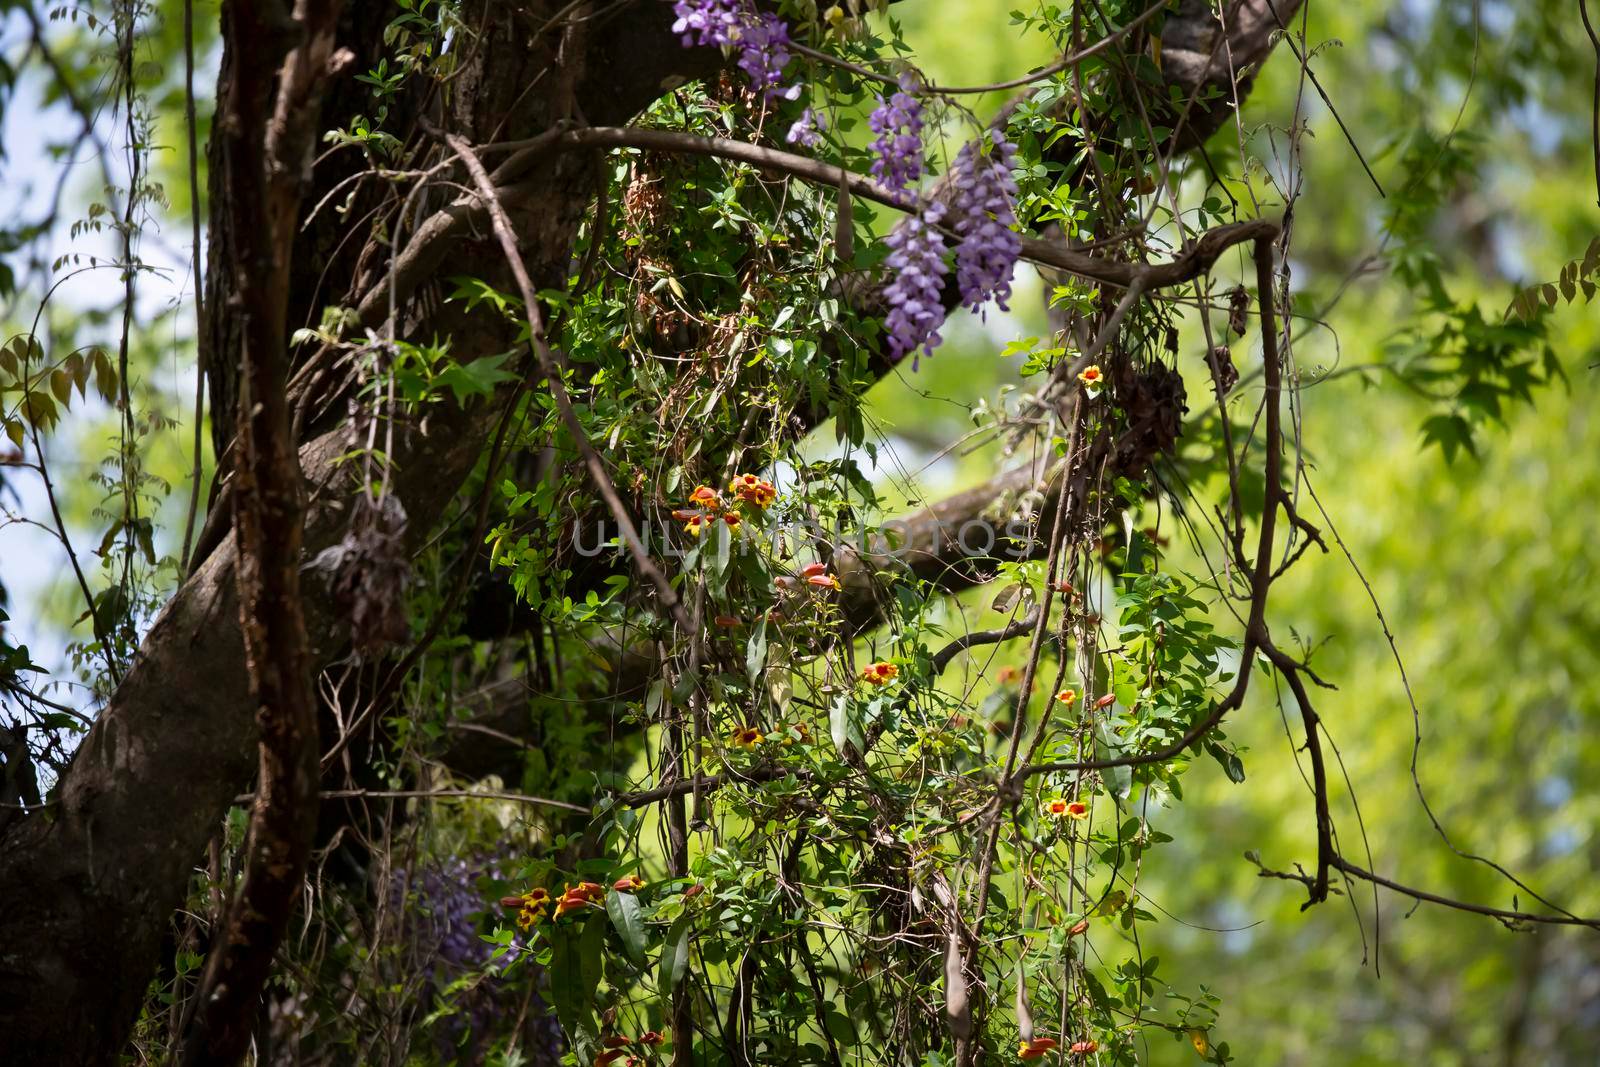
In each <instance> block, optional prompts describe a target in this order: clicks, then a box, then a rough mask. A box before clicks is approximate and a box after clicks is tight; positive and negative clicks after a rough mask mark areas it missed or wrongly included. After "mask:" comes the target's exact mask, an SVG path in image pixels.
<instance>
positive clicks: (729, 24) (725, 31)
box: [672, 0, 746, 48]
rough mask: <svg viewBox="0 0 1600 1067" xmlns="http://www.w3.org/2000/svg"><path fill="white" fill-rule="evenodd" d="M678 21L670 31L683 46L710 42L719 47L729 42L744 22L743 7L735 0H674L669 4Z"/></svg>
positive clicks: (709, 43)
mask: <svg viewBox="0 0 1600 1067" xmlns="http://www.w3.org/2000/svg"><path fill="white" fill-rule="evenodd" d="M672 13H673V14H675V15H677V16H678V21H676V22H674V23H673V24H672V32H673V33H676V34H678V36H679V37H680V38H681V39H682V41H683V46H684V47H685V48H688V47H690V46H692V45H710V46H712V47H714V48H722V47H725V46H727V45H730V44H732V43H733V42H734V41H735V40H736V39H737V38H738V36H739V29H740V27H742V26H743V25H744V22H745V18H746V16H745V7H744V5H743V4H742V3H740V2H739V0H678V2H677V3H675V4H673V5H672Z"/></svg>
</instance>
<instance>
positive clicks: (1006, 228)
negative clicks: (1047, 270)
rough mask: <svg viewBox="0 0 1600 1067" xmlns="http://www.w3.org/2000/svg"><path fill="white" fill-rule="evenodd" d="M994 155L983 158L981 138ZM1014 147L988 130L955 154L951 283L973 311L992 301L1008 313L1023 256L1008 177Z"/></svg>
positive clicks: (1013, 184) (1014, 187)
mask: <svg viewBox="0 0 1600 1067" xmlns="http://www.w3.org/2000/svg"><path fill="white" fill-rule="evenodd" d="M986 139H987V140H989V141H990V142H992V143H993V146H994V148H993V151H991V152H989V153H987V154H985V153H984V152H983V151H982V149H983V145H984V141H985V140H986ZM1016 154H1017V149H1016V146H1015V145H1013V144H1012V143H1011V142H1010V141H1008V140H1006V137H1005V134H1003V133H1001V132H1000V131H999V130H991V131H989V133H988V134H987V138H985V137H980V138H978V139H977V140H975V141H968V142H967V143H966V144H965V145H963V146H962V148H961V151H960V153H959V154H958V155H957V156H956V161H955V165H954V166H953V167H951V169H950V177H951V179H952V181H953V182H954V184H955V190H956V194H955V199H954V201H953V202H952V204H951V210H950V213H951V215H953V216H954V218H955V220H956V222H955V230H956V233H958V234H960V235H961V243H960V244H959V245H957V246H956V284H957V285H959V286H960V288H961V302H962V303H963V304H965V305H966V306H967V307H969V308H971V309H972V310H973V311H979V310H981V309H982V307H983V305H984V304H986V303H988V302H989V300H991V299H993V300H994V302H995V303H996V304H998V305H999V307H1000V310H1001V311H1007V310H1009V309H1008V308H1007V307H1006V301H1007V300H1008V299H1010V297H1011V276H1012V274H1013V272H1015V270H1016V268H1017V257H1018V256H1019V255H1021V253H1022V237H1021V235H1019V234H1018V233H1017V232H1016V230H1015V229H1014V227H1015V225H1016V222H1017V212H1016V202H1017V183H1016V181H1015V180H1013V178H1012V177H1011V167H1012V163H1013V161H1014V160H1015V158H1016Z"/></svg>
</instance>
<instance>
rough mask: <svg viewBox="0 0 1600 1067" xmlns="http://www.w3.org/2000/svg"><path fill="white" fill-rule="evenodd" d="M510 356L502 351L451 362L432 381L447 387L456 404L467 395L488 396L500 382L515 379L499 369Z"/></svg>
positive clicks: (507, 372)
mask: <svg viewBox="0 0 1600 1067" xmlns="http://www.w3.org/2000/svg"><path fill="white" fill-rule="evenodd" d="M510 358H511V353H510V352H502V353H500V354H499V355H498V356H484V357H483V358H482V359H475V360H473V361H472V362H471V363H467V364H460V363H452V364H451V365H450V366H448V367H446V368H445V369H444V370H442V371H440V372H439V374H438V376H437V377H436V378H435V379H434V381H435V382H436V383H437V384H439V385H443V386H445V387H446V388H448V389H449V390H450V392H451V393H452V394H453V395H454V396H455V400H456V403H458V404H459V403H462V402H463V401H465V400H466V398H467V397H469V396H490V395H492V394H493V393H494V389H495V386H497V385H499V384H500V383H501V382H510V381H515V380H516V377H517V376H516V375H515V374H512V373H510V372H509V371H503V370H501V369H500V366H501V364H503V363H505V361H506V360H508V359H510Z"/></svg>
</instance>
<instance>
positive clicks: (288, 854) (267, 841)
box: [182, 0, 339, 1067]
mask: <svg viewBox="0 0 1600 1067" xmlns="http://www.w3.org/2000/svg"><path fill="white" fill-rule="evenodd" d="M338 6H339V5H338V0H328V2H319V0H301V2H300V3H298V4H297V5H296V10H295V15H294V20H293V21H294V25H296V26H297V27H298V32H299V35H300V36H301V37H302V41H301V43H300V45H299V46H298V47H296V48H294V49H293V50H291V51H290V52H289V54H288V56H287V57H286V58H285V59H284V61H283V63H282V65H281V66H279V65H278V63H277V57H276V56H275V55H274V54H273V52H272V51H270V50H268V49H264V48H261V47H260V45H259V42H261V41H263V40H265V39H268V38H269V37H270V36H271V35H272V34H273V33H274V32H276V31H278V30H279V29H280V27H279V26H278V25H275V24H274V22H273V15H274V14H275V13H276V9H275V8H274V7H269V6H266V5H252V4H243V5H240V4H232V5H229V6H228V7H227V8H226V9H224V11H223V25H224V33H225V35H226V39H227V41H228V44H229V46H230V48H231V49H232V51H233V52H234V53H235V59H234V62H233V64H232V65H231V71H232V77H231V83H230V85H229V88H228V90H227V91H226V93H225V94H224V95H225V96H226V99H227V101H228V110H227V111H226V112H224V113H223V114H222V115H221V117H220V118H221V121H220V122H219V123H218V134H219V137H218V140H219V142H220V143H221V144H222V145H223V149H222V151H221V153H220V156H221V158H222V161H223V163H224V166H225V167H226V171H225V173H224V179H225V181H226V182H227V185H228V196H227V197H226V201H225V204H226V210H227V212H228V216H229V218H228V222H229V226H228V228H229V230H230V231H231V232H232V233H233V235H234V240H235V242H236V247H235V254H234V256H233V259H232V261H231V262H230V263H228V264H226V267H225V269H227V270H229V271H230V272H231V274H232V277H233V279H234V282H235V284H234V290H235V292H236V297H237V299H236V301H235V305H234V308H233V309H232V312H231V314H232V317H234V318H235V319H236V320H237V321H238V322H239V327H240V328H239V334H240V344H239V347H238V350H237V354H238V360H239V377H238V381H239V382H240V384H241V399H242V402H241V403H240V404H239V408H238V412H237V418H238V432H239V436H238V448H237V450H236V457H237V463H236V465H235V470H236V476H235V479H234V493H233V499H234V531H235V536H236V538H237V540H238V546H239V566H238V571H237V576H238V583H239V601H240V610H239V625H240V630H241V633H242V634H243V637H244V647H245V671H246V674H247V675H248V677H249V682H250V695H251V697H252V698H253V699H254V701H255V702H256V704H257V708H258V710H257V712H256V720H257V723H258V725H259V727H260V734H261V740H260V745H259V750H260V772H259V777H258V780H257V784H256V803H255V810H254V812H253V813H252V816H251V822H250V832H249V838H248V841H247V843H246V848H245V853H246V855H245V869H244V876H243V879H242V880H241V883H240V885H239V888H238V891H237V892H236V893H235V895H234V897H233V899H232V901H231V902H230V903H229V907H228V915H227V919H226V929H225V932H224V934H223V936H222V937H221V938H218V939H217V940H216V942H215V944H214V946H213V948H212V952H211V956H210V958H209V959H208V960H207V962H206V967H205V971H204V973H203V974H202V976H201V980H200V987H199V990H198V992H197V994H196V996H195V998H194V1001H193V1002H192V1006H193V1013H192V1015H191V1019H190V1023H189V1026H188V1027H187V1030H186V1033H185V1034H184V1037H183V1050H182V1060H183V1062H184V1063H185V1064H188V1065H196V1067H198V1065H201V1064H219V1065H224V1067H226V1065H231V1064H234V1063H237V1062H238V1061H239V1060H240V1059H241V1058H242V1057H243V1056H244V1053H245V1049H246V1047H247V1046H248V1044H249V1040H250V1031H251V1026H252V1022H253V1020H254V1017H255V1005H256V1001H257V1000H258V999H259V997H260V995H261V990H262V987H263V986H264V985H265V984H266V980H267V976H268V974H269V973H270V972H271V968H272V957H273V953H274V952H275V951H276V950H277V947H278V944H279V942H280V941H281V940H282V938H283V932H284V929H285V928H286V927H287V926H288V923H289V915H290V913H291V912H292V911H293V909H294V905H295V901H296V899H297V898H298V896H299V892H300V880H301V878H303V877H304V875H305V870H306V863H307V861H308V860H309V859H310V856H311V837H312V834H313V833H314V832H315V830H316V825H317V786H318V780H319V778H320V773H319V769H318V763H319V757H320V755H321V750H320V748H319V747H318V745H317V712H316V698H315V697H314V696H313V694H312V687H311V658H310V654H309V649H308V647H307V638H306V627H305V617H304V613H303V611H302V608H301V597H300V541H301V534H302V518H303V504H302V501H301V494H300V467H299V462H298V458H299V457H298V456H297V455H296V454H295V448H294V439H293V437H292V436H291V430H290V418H289V403H288V391H287V385H288V377H289V352H288V331H287V329H286V322H285V317H284V316H285V311H286V309H287V305H288V296H289V289H288V279H289V259H290V253H291V249H292V247H293V243H294V232H295V224H296V223H297V222H298V221H299V219H298V214H299V206H300V195H301V189H302V175H303V173H304V172H305V170H306V169H307V167H308V166H309V164H310V159H311V155H310V153H311V146H312V143H313V138H314V135H315V130H314V129H313V127H312V121H313V120H314V118H315V115H316V106H315V105H316V101H317V100H318V99H319V98H320V96H321V88H322V84H323V82H324V81H325V79H326V78H327V76H328V74H329V73H331V68H332V65H333V64H334V63H335V62H336V60H335V56H334V51H333V34H334V24H335V19H336V18H337V13H338Z"/></svg>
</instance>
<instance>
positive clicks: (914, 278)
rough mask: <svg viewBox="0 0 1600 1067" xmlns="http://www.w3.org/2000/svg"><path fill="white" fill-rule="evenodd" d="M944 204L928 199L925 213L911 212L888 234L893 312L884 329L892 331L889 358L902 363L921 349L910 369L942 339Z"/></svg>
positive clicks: (889, 292)
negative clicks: (941, 226)
mask: <svg viewBox="0 0 1600 1067" xmlns="http://www.w3.org/2000/svg"><path fill="white" fill-rule="evenodd" d="M942 221H944V205H943V204H939V203H934V204H929V205H928V206H927V208H926V209H924V210H923V211H922V212H921V213H920V214H916V215H911V216H910V217H908V218H906V219H905V220H904V221H903V222H901V223H900V225H898V226H896V227H895V228H894V232H893V233H891V234H889V236H888V237H886V238H884V244H886V245H888V246H889V257H888V259H886V260H885V261H884V262H885V264H886V265H887V266H888V268H889V270H890V271H891V272H892V273H893V275H894V278H893V280H892V281H890V283H889V286H888V288H886V289H885V290H884V293H883V297H884V300H885V301H887V302H888V304H889V313H888V314H887V315H885V316H884V328H885V330H887V331H888V335H889V358H891V359H893V360H895V361H896V362H899V361H900V360H902V359H904V358H905V356H906V353H908V352H912V353H916V354H915V355H914V356H913V357H912V360H911V369H912V370H916V369H917V366H918V364H919V363H920V361H921V358H922V353H923V352H926V353H928V354H929V355H932V354H933V350H934V348H935V347H936V346H937V345H938V344H939V342H940V340H942V338H940V336H939V327H940V326H942V325H943V324H944V302H943V301H942V300H941V299H940V296H939V294H940V292H941V291H942V290H943V289H944V276H945V275H946V274H948V273H949V271H950V268H949V267H947V266H945V262H944V234H942V233H940V232H939V224H940V223H941V222H942Z"/></svg>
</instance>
